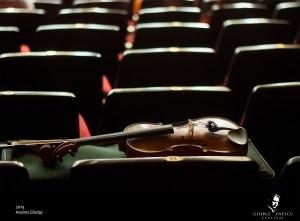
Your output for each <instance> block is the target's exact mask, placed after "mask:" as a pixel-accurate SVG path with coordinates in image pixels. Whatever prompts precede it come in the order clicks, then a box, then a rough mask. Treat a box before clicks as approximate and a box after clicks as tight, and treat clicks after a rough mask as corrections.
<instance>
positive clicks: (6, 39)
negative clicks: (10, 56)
mask: <svg viewBox="0 0 300 221" xmlns="http://www.w3.org/2000/svg"><path fill="white" fill-rule="evenodd" d="M0 42H1V43H0V53H1V54H2V53H5V52H17V51H19V50H20V45H21V34H20V31H19V29H18V28H17V27H12V26H0Z"/></svg>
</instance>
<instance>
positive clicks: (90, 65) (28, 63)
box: [0, 52, 103, 132]
mask: <svg viewBox="0 0 300 221" xmlns="http://www.w3.org/2000/svg"><path fill="white" fill-rule="evenodd" d="M101 66H102V63H101V57H100V55H99V54H96V53H90V52H31V53H11V54H3V55H2V56H1V57H0V69H1V73H0V89H1V90H16V91H24V90H27V91H28V90H29V91H66V92H72V93H74V94H75V95H76V97H77V99H78V102H79V111H80V113H82V115H83V117H84V118H85V120H86V121H87V123H88V126H89V128H90V130H91V132H93V131H94V132H95V128H96V127H97V125H98V123H99V117H100V114H101V108H102V103H101V101H102V98H103V94H102V86H101V85H102V84H101V83H102V82H101V79H102V75H101ZM20 70H22V72H20Z"/></svg>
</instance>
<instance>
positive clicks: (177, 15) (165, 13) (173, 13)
mask: <svg viewBox="0 0 300 221" xmlns="http://www.w3.org/2000/svg"><path fill="white" fill-rule="evenodd" d="M200 12H201V10H200V9H199V8H198V7H174V6H170V7H155V8H145V9H141V10H140V11H139V13H138V16H139V19H138V22H139V23H151V22H172V21H178V22H198V21H199V18H200Z"/></svg>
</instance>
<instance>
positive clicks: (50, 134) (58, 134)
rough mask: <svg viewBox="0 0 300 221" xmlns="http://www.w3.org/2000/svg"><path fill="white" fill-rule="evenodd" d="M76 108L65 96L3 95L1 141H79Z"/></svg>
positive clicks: (0, 95)
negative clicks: (61, 139)
mask: <svg viewBox="0 0 300 221" xmlns="http://www.w3.org/2000/svg"><path fill="white" fill-rule="evenodd" d="M77 105H78V104H77V100H76V97H75V96H74V95H73V94H71V93H66V92H31V91H3V92H0V119H1V120H0V121H1V125H2V126H1V129H0V134H1V135H0V140H1V141H7V140H19V139H31V140H32V139H56V138H72V137H74V138H76V137H79V126H78V124H79V123H78V114H79V113H78V106H77Z"/></svg>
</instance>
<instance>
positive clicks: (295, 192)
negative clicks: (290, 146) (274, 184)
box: [278, 156, 300, 216]
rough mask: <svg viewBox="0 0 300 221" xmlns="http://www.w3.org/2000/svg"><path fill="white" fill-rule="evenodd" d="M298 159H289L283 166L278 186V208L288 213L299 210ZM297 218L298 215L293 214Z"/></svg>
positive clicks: (299, 169)
mask: <svg viewBox="0 0 300 221" xmlns="http://www.w3.org/2000/svg"><path fill="white" fill-rule="evenodd" d="M299 174H300V157H299V156H296V157H293V158H290V159H289V160H288V161H287V162H286V163H285V165H284V167H283V169H282V171H281V174H280V177H279V186H278V195H279V196H280V201H279V202H280V204H279V205H280V208H284V209H286V210H289V211H295V212H296V211H298V210H299V209H300V190H299V186H300V175H299ZM295 215H296V216H299V214H295Z"/></svg>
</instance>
